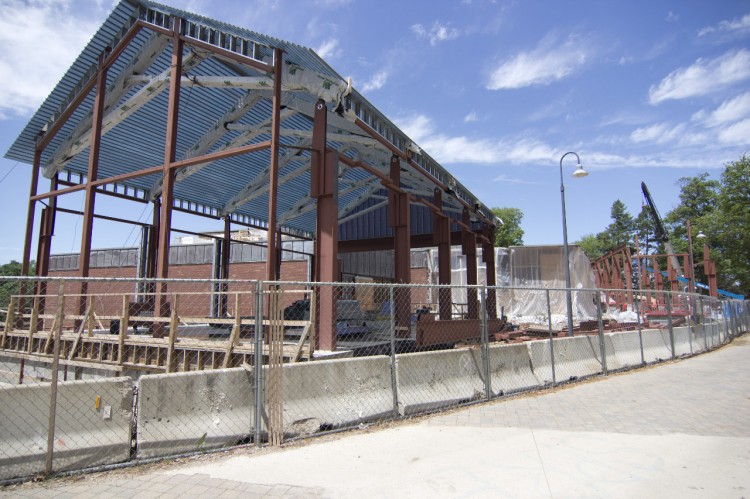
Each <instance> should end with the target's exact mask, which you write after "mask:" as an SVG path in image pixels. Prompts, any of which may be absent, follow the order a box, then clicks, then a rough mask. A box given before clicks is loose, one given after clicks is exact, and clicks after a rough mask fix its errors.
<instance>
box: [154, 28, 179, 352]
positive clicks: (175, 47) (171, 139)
mask: <svg viewBox="0 0 750 499" xmlns="http://www.w3.org/2000/svg"><path fill="white" fill-rule="evenodd" d="M174 26H175V28H176V27H177V26H179V19H178V18H175V19H174ZM182 48H183V47H182V40H180V37H179V36H178V33H177V29H175V30H174V33H173V34H172V69H171V72H170V80H169V107H168V109H167V136H166V142H165V145H164V168H163V176H164V179H163V182H162V185H163V188H162V201H161V220H160V221H159V247H158V257H157V261H156V276H157V277H159V278H162V279H166V278H167V277H169V236H170V230H171V228H172V205H173V204H174V197H173V196H174V175H175V170H173V169H171V168H170V167H169V165H170V164H171V163H174V160H175V154H176V151H175V150H176V148H177V123H178V117H179V110H180V79H181V77H182ZM166 288H167V287H166V285H165V284H164V283H160V284H159V294H158V299H157V301H158V310H154V315H157V313H158V315H159V316H161V317H165V316H167V315H168V314H169V310H168V306H167V305H168V304H167V297H166ZM154 336H155V337H163V336H164V329H163V328H161V327H160V328H157V330H155V331H154Z"/></svg>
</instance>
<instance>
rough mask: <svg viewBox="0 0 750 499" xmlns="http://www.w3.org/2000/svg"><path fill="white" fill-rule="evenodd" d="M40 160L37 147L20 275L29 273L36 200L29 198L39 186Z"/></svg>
mask: <svg viewBox="0 0 750 499" xmlns="http://www.w3.org/2000/svg"><path fill="white" fill-rule="evenodd" d="M41 160H42V151H41V150H39V149H37V150H35V151H34V164H33V166H32V167H31V185H30V186H29V207H28V210H27V212H26V237H25V238H24V241H23V260H22V262H21V275H26V274H28V273H29V262H30V261H31V239H32V237H33V232H34V215H35V214H36V201H34V200H32V199H31V198H33V197H34V196H36V191H37V187H38V186H39V168H40V167H41ZM37 244H38V242H37ZM22 294H23V293H22Z"/></svg>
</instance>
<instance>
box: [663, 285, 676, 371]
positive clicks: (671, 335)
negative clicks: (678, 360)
mask: <svg viewBox="0 0 750 499" xmlns="http://www.w3.org/2000/svg"><path fill="white" fill-rule="evenodd" d="M665 303H666V305H667V325H668V326H669V348H670V349H671V350H672V359H674V358H675V354H674V328H673V323H672V292H671V291H670V292H669V293H667V299H666V300H665Z"/></svg>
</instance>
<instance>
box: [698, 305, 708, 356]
mask: <svg viewBox="0 0 750 499" xmlns="http://www.w3.org/2000/svg"><path fill="white" fill-rule="evenodd" d="M698 302H699V303H700V307H701V317H702V318H703V328H702V331H703V346H704V347H705V350H706V351H708V331H707V326H708V323H707V321H706V306H705V305H704V304H703V297H702V296H700V297H698Z"/></svg>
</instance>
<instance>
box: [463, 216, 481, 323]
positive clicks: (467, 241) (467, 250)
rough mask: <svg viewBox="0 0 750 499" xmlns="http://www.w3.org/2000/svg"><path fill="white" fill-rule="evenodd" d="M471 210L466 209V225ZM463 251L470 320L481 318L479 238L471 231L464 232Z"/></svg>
mask: <svg viewBox="0 0 750 499" xmlns="http://www.w3.org/2000/svg"><path fill="white" fill-rule="evenodd" d="M469 223H470V219H469V210H467V209H466V208H464V224H467V225H468V224H469ZM462 235H463V241H462V243H463V244H462V250H463V254H464V255H465V256H466V284H467V285H468V286H469V287H467V288H466V301H467V302H468V303H467V308H468V312H469V316H468V319H478V318H479V307H478V304H477V288H472V287H471V286H476V284H477V237H476V234H474V233H473V232H469V231H463V232H462Z"/></svg>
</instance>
